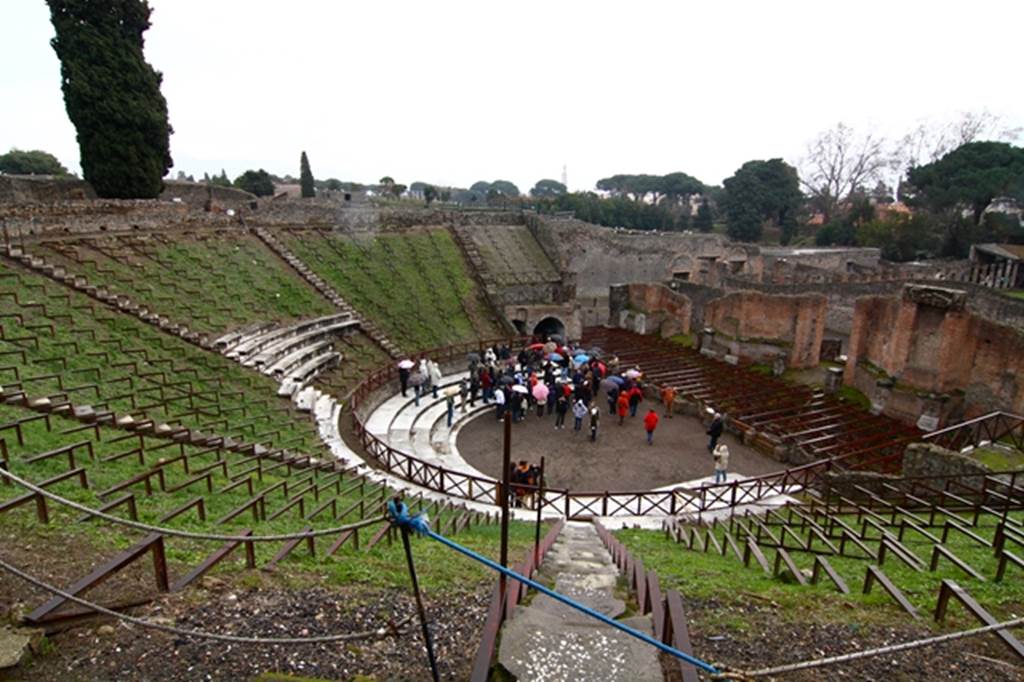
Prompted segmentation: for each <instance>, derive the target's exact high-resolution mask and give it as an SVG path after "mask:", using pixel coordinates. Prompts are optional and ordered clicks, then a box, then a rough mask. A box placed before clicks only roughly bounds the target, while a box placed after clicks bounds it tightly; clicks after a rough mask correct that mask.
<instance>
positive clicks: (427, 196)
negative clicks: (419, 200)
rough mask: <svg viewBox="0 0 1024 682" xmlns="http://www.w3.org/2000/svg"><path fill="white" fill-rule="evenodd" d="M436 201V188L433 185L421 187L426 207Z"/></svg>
mask: <svg viewBox="0 0 1024 682" xmlns="http://www.w3.org/2000/svg"><path fill="white" fill-rule="evenodd" d="M434 199H437V188H436V187H434V186H433V185H423V200H424V201H425V202H427V206H430V204H431V203H432V202H433V201H434Z"/></svg>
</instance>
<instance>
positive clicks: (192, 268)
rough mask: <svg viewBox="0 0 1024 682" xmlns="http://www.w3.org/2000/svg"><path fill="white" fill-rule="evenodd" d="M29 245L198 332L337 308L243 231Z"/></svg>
mask: <svg viewBox="0 0 1024 682" xmlns="http://www.w3.org/2000/svg"><path fill="white" fill-rule="evenodd" d="M33 252H38V253H39V255H41V256H43V257H45V258H46V259H47V260H48V261H51V262H53V263H55V264H57V265H61V266H62V267H64V268H65V269H66V270H68V271H69V272H71V273H75V274H80V275H83V276H85V277H86V278H87V279H88V280H89V282H90V283H92V284H94V285H97V286H103V287H105V288H106V289H108V290H109V291H112V292H114V293H118V294H122V295H125V296H128V297H129V298H131V299H132V300H134V301H135V302H137V303H139V304H141V305H145V306H146V307H147V308H148V309H149V310H152V311H154V312H156V313H159V314H161V315H164V316H166V317H168V318H170V319H172V320H175V321H178V322H184V323H186V324H187V325H188V326H189V328H191V329H193V330H195V331H199V332H205V333H210V334H216V333H220V332H223V331H225V330H227V329H230V328H235V327H240V326H244V325H245V324H248V323H252V322H257V321H276V322H284V321H291V320H295V319H299V318H308V317H316V316H319V315H328V314H330V313H331V312H334V308H333V306H332V305H331V304H330V303H329V302H328V301H327V300H326V299H325V298H324V297H323V296H321V295H319V294H318V293H316V292H315V291H314V290H313V289H311V288H310V287H309V286H308V285H307V284H305V283H304V282H303V281H302V280H301V279H300V278H299V276H298V275H297V274H296V273H294V272H292V271H291V270H290V269H289V268H288V267H287V266H286V265H285V264H284V263H282V262H281V261H280V260H279V259H278V258H277V257H276V256H275V255H274V254H273V253H271V252H270V251H269V250H268V249H267V248H266V247H265V246H264V245H263V244H262V243H261V242H259V241H258V240H257V239H256V238H255V237H252V236H250V235H248V234H247V233H245V232H224V233H218V234H205V233H196V234H185V235H176V236H173V237H172V236H166V235H154V236H134V235H133V236H128V237H124V236H122V237H106V238H101V239H89V240H81V241H78V242H72V243H70V244H67V243H53V244H46V243H44V244H41V245H39V246H38V247H33ZM79 261H81V262H79Z"/></svg>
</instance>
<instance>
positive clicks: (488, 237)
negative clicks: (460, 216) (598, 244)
mask: <svg viewBox="0 0 1024 682" xmlns="http://www.w3.org/2000/svg"><path fill="white" fill-rule="evenodd" d="M454 230H455V231H456V233H457V235H458V238H459V240H460V241H461V242H462V243H463V244H464V248H465V249H466V252H467V253H468V254H469V257H470V259H471V260H472V261H473V264H474V266H475V267H476V268H477V269H478V270H479V271H480V276H481V277H482V278H483V281H484V283H485V284H486V285H496V286H509V285H516V284H544V283H554V282H560V281H561V275H560V274H559V272H558V269H557V268H556V267H555V266H554V265H553V264H552V263H551V260H550V259H549V258H548V256H547V254H546V253H544V250H543V249H542V248H541V247H540V244H538V243H537V240H536V239H535V238H534V237H533V235H532V234H531V233H530V231H529V229H528V228H527V227H526V226H525V225H489V226H488V227H487V228H486V229H479V228H467V227H455V228H454Z"/></svg>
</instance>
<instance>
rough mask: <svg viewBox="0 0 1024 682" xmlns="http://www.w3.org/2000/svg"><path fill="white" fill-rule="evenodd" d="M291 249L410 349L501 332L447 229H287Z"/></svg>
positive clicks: (359, 308) (385, 330) (394, 338)
mask: <svg viewBox="0 0 1024 682" xmlns="http://www.w3.org/2000/svg"><path fill="white" fill-rule="evenodd" d="M285 242H286V243H287V245H288V248H289V249H291V250H292V251H293V252H294V253H295V254H296V255H297V256H298V257H299V258H301V259H302V260H303V261H304V262H305V263H306V264H308V265H309V267H310V268H312V269H313V270H314V271H315V272H316V273H317V274H318V275H320V276H321V277H323V278H324V280H326V281H327V282H329V283H330V284H331V286H333V287H334V288H335V289H337V291H338V293H340V294H341V296H342V297H344V298H345V300H347V301H348V302H349V303H350V304H351V305H352V306H353V307H355V308H356V309H357V310H358V311H359V313H360V314H361V315H363V316H364V317H366V318H367V319H369V320H372V321H373V322H375V323H377V324H378V325H379V326H380V327H381V329H382V330H383V331H384V333H385V334H386V335H387V336H388V337H389V338H390V339H391V340H392V341H394V342H396V343H398V344H399V345H400V346H402V347H403V348H405V349H407V350H415V349H424V348H432V347H437V346H442V345H450V344H453V343H458V342H460V341H468V340H474V339H477V338H482V337H492V336H496V335H500V333H501V331H500V329H499V328H498V327H497V325H496V324H495V322H494V316H493V311H490V310H489V309H488V308H487V306H486V304H485V303H484V302H483V299H482V298H481V295H480V293H479V291H478V290H477V286H476V283H475V282H474V281H473V279H472V278H471V277H470V274H469V269H468V266H467V265H466V263H465V262H464V261H463V258H462V254H461V253H460V252H459V250H458V247H457V246H456V245H455V242H454V241H453V240H452V238H451V236H450V235H449V234H448V232H447V231H445V230H440V229H436V230H421V231H415V232H404V233H400V234H391V233H389V234H378V235H362V234H342V233H330V234H325V233H321V232H316V231H302V232H294V233H289V235H288V237H287V238H286V239H285Z"/></svg>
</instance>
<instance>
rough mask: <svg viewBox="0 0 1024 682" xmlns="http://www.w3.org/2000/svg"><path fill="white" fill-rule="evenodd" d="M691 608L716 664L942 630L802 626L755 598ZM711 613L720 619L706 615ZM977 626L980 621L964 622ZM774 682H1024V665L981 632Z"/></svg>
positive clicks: (770, 659) (747, 666) (699, 650)
mask: <svg viewBox="0 0 1024 682" xmlns="http://www.w3.org/2000/svg"><path fill="white" fill-rule="evenodd" d="M687 601H688V600H687ZM751 601H752V602H753V601H755V600H751ZM686 609H687V613H688V614H689V617H690V619H691V626H690V640H691V643H692V644H693V650H694V652H695V653H696V654H697V655H698V656H700V657H702V658H703V659H704V660H708V661H712V662H714V663H715V664H716V665H726V666H728V667H730V668H733V669H741V670H754V669H757V668H765V667H770V666H777V665H785V664H788V663H795V662H799V661H805V660H812V659H816V658H823V657H826V656H836V655H841V654H844V653H850V652H853V651H859V650H864V649H869V648H874V647H881V646H887V645H890V644H898V643H901V642H907V641H911V640H915V639H922V638H925V637H931V636H934V635H935V634H937V633H935V632H932V631H931V630H928V629H927V628H925V627H923V626H918V625H914V624H913V623H910V622H909V621H908V622H902V623H898V624H893V625H887V626H883V625H862V624H857V623H800V622H794V621H793V619H792V614H790V618H789V619H787V620H785V621H783V620H782V619H781V618H779V617H778V615H777V614H776V613H775V611H774V610H773V609H772V608H769V607H767V606H764V605H762V604H752V603H748V604H746V605H741V606H728V607H725V606H722V605H720V604H714V603H703V604H695V603H692V602H688V603H687V604H686ZM723 615H724V616H726V617H728V618H729V619H730V620H732V621H733V622H736V621H737V620H738V621H740V622H742V623H743V628H742V631H739V630H738V629H736V628H731V627H724V626H722V625H720V623H721V621H720V620H717V619H719V618H721V617H722V616H723ZM708 617H714V618H715V619H716V620H707V618H708ZM716 623H719V624H716ZM975 625H977V623H971V624H969V625H964V627H974V626H975ZM760 679H768V678H760ZM774 679H780V680H787V681H792V682H810V681H812V680H813V681H817V680H837V679H843V680H895V681H902V680H907V681H909V680H920V681H922V682H924V681H926V680H959V681H963V682H967V681H972V682H973V681H977V682H996V681H998V680H1024V667H1021V662H1020V661H1019V660H1018V659H1015V658H1014V657H1013V655H1012V654H1011V653H1010V652H1009V650H1008V649H1007V648H1006V647H1005V646H1004V645H1003V644H1002V643H1001V642H1000V640H998V639H997V638H996V637H995V636H993V635H982V636H980V637H974V638H969V639H967V640H963V641H959V642H951V643H949V644H942V645H939V646H933V647H927V648H922V649H916V650H911V651H907V652H902V653H895V654H887V655H883V656H877V657H873V658H867V659H864V660H860V661H854V662H850V663H844V664H841V665H834V666H829V667H824V668H817V669H809V670H805V671H800V672H795V673H787V674H786V675H780V676H778V677H776V678H774Z"/></svg>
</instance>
